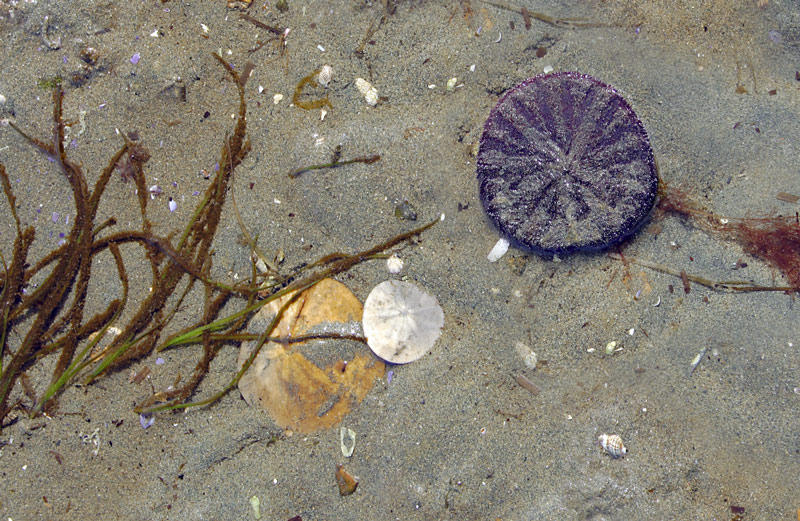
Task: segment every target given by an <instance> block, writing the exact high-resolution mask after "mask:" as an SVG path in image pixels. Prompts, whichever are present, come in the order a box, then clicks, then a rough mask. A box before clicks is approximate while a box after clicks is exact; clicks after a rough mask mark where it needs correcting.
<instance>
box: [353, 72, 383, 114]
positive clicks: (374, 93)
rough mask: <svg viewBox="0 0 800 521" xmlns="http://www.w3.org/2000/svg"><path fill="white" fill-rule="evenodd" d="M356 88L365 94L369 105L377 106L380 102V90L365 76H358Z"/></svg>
mask: <svg viewBox="0 0 800 521" xmlns="http://www.w3.org/2000/svg"><path fill="white" fill-rule="evenodd" d="M356 88H357V89H358V91H359V92H360V93H361V94H363V95H364V99H365V100H366V102H367V104H368V105H371V106H373V107H374V106H375V105H377V103H378V90H377V89H376V88H375V87H373V86H372V84H371V83H370V82H368V81H367V80H365V79H364V78H356Z"/></svg>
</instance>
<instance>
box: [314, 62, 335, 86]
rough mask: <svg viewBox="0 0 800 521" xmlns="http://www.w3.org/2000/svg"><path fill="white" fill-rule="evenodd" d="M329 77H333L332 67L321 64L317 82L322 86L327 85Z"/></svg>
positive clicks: (329, 80)
mask: <svg viewBox="0 0 800 521" xmlns="http://www.w3.org/2000/svg"><path fill="white" fill-rule="evenodd" d="M331 78H333V68H332V67H331V66H330V65H323V66H322V68H321V69H320V70H319V75H318V76H317V82H318V83H319V84H320V85H322V86H323V87H327V86H328V84H329V83H330V82H331Z"/></svg>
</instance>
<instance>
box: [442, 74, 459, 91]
mask: <svg viewBox="0 0 800 521" xmlns="http://www.w3.org/2000/svg"><path fill="white" fill-rule="evenodd" d="M456 83H458V78H456V77H455V76H454V77H452V78H450V79H449V80H447V86H446V87H445V88H446V89H447V90H448V91H449V92H452V91H453V90H455V88H456Z"/></svg>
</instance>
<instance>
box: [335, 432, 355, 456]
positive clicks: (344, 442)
mask: <svg viewBox="0 0 800 521" xmlns="http://www.w3.org/2000/svg"><path fill="white" fill-rule="evenodd" d="M339 448H340V449H341V450H342V456H344V457H345V458H349V457H350V456H352V455H353V451H354V450H355V448H356V431H354V430H353V429H348V428H347V427H339Z"/></svg>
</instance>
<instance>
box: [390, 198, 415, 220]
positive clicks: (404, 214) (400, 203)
mask: <svg viewBox="0 0 800 521" xmlns="http://www.w3.org/2000/svg"><path fill="white" fill-rule="evenodd" d="M394 216H395V217H397V218H398V219H402V220H404V221H416V220H417V210H416V209H415V208H414V205H412V204H411V203H409V202H408V200H407V199H402V200H400V199H395V201H394Z"/></svg>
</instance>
